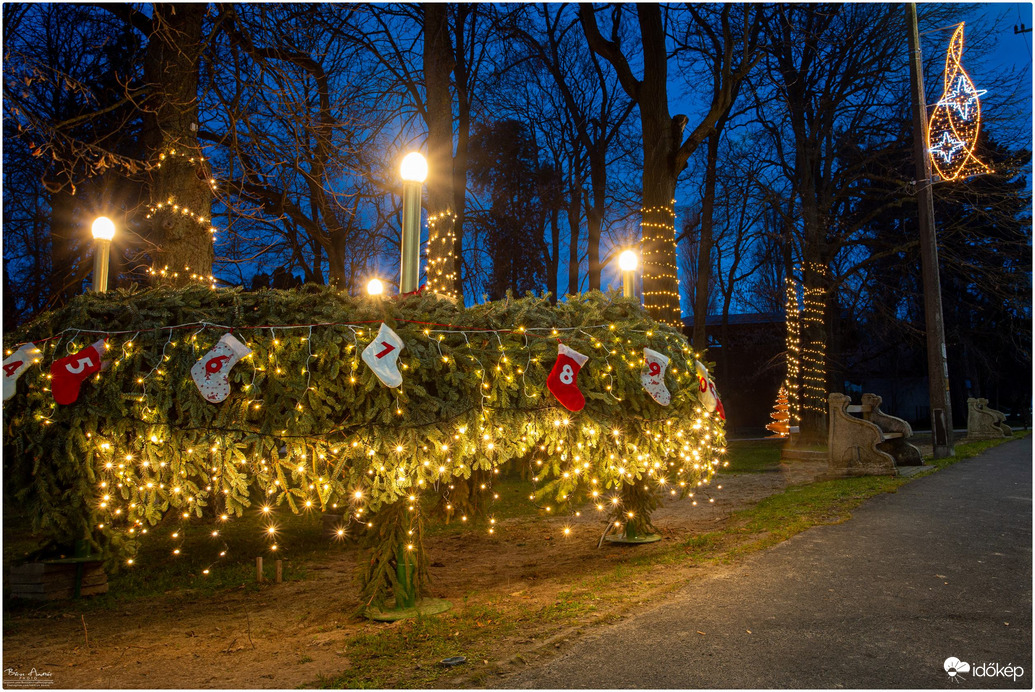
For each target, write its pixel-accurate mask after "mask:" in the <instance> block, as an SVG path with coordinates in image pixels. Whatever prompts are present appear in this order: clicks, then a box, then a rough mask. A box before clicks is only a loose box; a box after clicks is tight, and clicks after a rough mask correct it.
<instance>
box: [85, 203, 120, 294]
mask: <svg viewBox="0 0 1035 692" xmlns="http://www.w3.org/2000/svg"><path fill="white" fill-rule="evenodd" d="M90 231H91V232H92V233H93V244H94V249H93V290H94V291H96V292H97V293H104V292H105V291H107V290H108V255H109V251H110V249H111V239H112V238H114V237H115V224H114V223H112V220H111V219H109V218H108V217H107V216H98V217H97V218H96V219H94V222H93V225H92V226H91V227H90Z"/></svg>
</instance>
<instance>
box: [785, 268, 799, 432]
mask: <svg viewBox="0 0 1035 692" xmlns="http://www.w3.org/2000/svg"><path fill="white" fill-rule="evenodd" d="M784 308H785V314H786V316H787V337H786V344H787V379H786V380H785V381H784V391H785V392H786V395H787V406H788V414H789V416H790V421H791V425H797V424H798V423H800V422H801V416H800V415H799V413H798V411H799V408H798V407H799V405H800V402H799V400H798V378H799V377H800V376H801V326H800V324H799V319H800V317H801V307H800V305H799V303H798V285H797V283H796V282H795V280H794V277H793V276H787V277H786V278H785V279H784Z"/></svg>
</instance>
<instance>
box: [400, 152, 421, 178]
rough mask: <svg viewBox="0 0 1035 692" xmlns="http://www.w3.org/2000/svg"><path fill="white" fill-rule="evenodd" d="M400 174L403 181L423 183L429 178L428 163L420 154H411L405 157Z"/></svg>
mask: <svg viewBox="0 0 1035 692" xmlns="http://www.w3.org/2000/svg"><path fill="white" fill-rule="evenodd" d="M399 173H400V175H401V176H402V179H403V180H408V181H411V182H415V183H423V182H424V180H425V179H426V178H427V177H428V161H427V159H425V158H424V157H423V156H421V155H420V154H419V153H418V152H416V151H413V152H410V153H409V154H407V155H406V156H404V157H403V160H402V164H401V165H400V167H399Z"/></svg>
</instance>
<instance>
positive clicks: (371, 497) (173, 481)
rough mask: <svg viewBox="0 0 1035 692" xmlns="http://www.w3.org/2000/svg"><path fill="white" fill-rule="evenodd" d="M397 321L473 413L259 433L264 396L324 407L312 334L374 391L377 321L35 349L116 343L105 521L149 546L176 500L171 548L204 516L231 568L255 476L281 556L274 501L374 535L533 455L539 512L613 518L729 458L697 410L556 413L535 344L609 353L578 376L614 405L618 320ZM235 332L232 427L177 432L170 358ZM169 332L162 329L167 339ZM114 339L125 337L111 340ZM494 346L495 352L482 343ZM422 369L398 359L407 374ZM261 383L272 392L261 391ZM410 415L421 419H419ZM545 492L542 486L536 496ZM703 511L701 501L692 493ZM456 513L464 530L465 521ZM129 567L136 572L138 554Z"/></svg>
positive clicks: (349, 378) (104, 441)
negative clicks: (406, 513)
mask: <svg viewBox="0 0 1035 692" xmlns="http://www.w3.org/2000/svg"><path fill="white" fill-rule="evenodd" d="M399 321H400V322H404V323H407V322H408V323H410V324H413V325H415V326H416V329H414V330H412V333H410V334H409V336H410V337H411V338H423V339H424V340H425V343H427V344H428V345H429V346H430V347H433V348H434V349H435V351H434V352H435V353H437V354H438V362H440V363H441V364H442V366H443V367H445V368H447V372H448V371H449V370H465V371H467V372H473V373H474V374H475V376H476V377H477V378H478V379H479V381H480V389H481V390H482V391H483V395H482V397H480V400H479V401H478V402H477V405H475V406H474V407H473V408H470V409H468V410H464V411H460V412H458V413H457V414H456V415H455V416H454V417H453V418H451V419H447V420H437V419H436V420H432V421H422V420H414V422H413V424H412V425H399V424H398V423H394V422H393V423H384V422H370V421H357V422H355V423H352V424H347V425H345V424H343V425H340V426H337V427H336V428H334V429H327V430H304V431H301V432H299V431H292V430H289V429H288V428H287V427H285V428H281V429H279V430H267V429H265V427H264V425H263V424H262V423H263V421H262V419H260V418H259V417H258V416H261V414H260V413H258V411H259V410H260V409H262V408H263V407H264V406H265V405H266V404H267V403H268V401H267V400H268V399H269V397H275V399H276V402H277V403H278V405H281V406H285V407H286V406H288V405H290V404H291V403H294V408H295V410H297V411H298V412H299V413H301V412H303V411H304V410H306V409H307V408H308V407H312V406H320V405H321V402H320V398H319V396H318V393H319V389H320V387H319V384H318V383H314V382H313V381H312V380H311V375H312V370H311V367H310V366H311V365H312V362H313V361H314V360H315V361H318V362H319V363H318V364H319V366H320V367H321V368H322V367H324V366H325V365H326V362H325V361H326V359H328V358H330V356H329V355H328V354H326V353H325V352H323V351H320V350H317V351H314V349H313V346H312V344H313V341H314V330H315V333H316V335H317V336H318V337H320V336H322V337H323V338H322V339H321V343H326V342H327V337H328V336H335V337H337V336H343V337H344V338H345V340H346V341H347V345H346V346H345V348H344V352H343V353H342V354H341V356H340V357H339V358H340V364H341V369H340V375H339V378H338V381H339V382H340V383H348V384H349V386H352V387H357V388H361V387H364V386H365V381H366V380H367V379H369V373H367V372H365V371H364V365H363V364H362V363H361V362H360V361H361V358H360V351H362V346H363V342H364V341H365V340H366V339H367V338H368V337H369V336H372V335H373V334H374V333H375V332H376V328H372V327H371V322H372V321H371V322H338V323H312V324H293V325H262V326H247V327H235V328H233V329H231V327H229V326H227V325H219V324H214V323H209V322H195V323H188V324H180V325H171V326H166V327H161V328H158V329H149V330H140V331H129V330H126V331H104V330H89V329H76V328H68V329H65V330H63V331H62V332H60V333H58V334H56V335H54V336H53V337H51V338H49V339H44V340H40V341H39V342H37V346H38V347H39V348H40V349H41V355H40V358H41V359H43V360H47V359H50V358H57V357H60V355H63V354H62V353H61V351H62V350H63V351H65V352H68V353H73V352H76V351H77V350H78V349H79V348H80V347H82V346H83V345H84V344H82V343H80V339H81V338H82V337H87V338H89V339H91V340H92V339H94V338H96V336H98V335H101V336H103V337H105V339H106V342H105V351H106V353H110V354H112V356H113V357H112V360H111V366H110V368H109V369H108V370H107V371H106V372H104V373H103V374H102V373H97V374H96V375H94V376H93V378H92V379H93V380H94V381H95V382H99V381H100V380H101V378H102V377H116V376H121V377H124V378H125V377H127V376H128V378H129V381H131V382H133V383H135V384H136V386H137V387H138V390H137V391H136V392H124V393H123V397H124V398H125V399H126V400H128V401H129V402H131V403H132V404H136V406H135V407H134V408H133V410H132V411H130V413H129V415H127V416H126V417H125V418H124V419H120V420H118V421H115V424H114V426H113V427H112V429H111V430H110V432H108V433H107V434H101V433H100V432H99V431H96V432H88V433H87V438H88V439H89V440H90V446H91V456H92V459H91V460H90V461H92V463H93V465H94V466H95V468H96V470H97V490H98V498H97V500H96V501H97V509H98V510H99V511H100V512H101V515H102V519H101V520H100V522H99V524H98V526H97V528H98V529H101V530H105V529H107V530H109V531H112V530H113V531H123V532H125V533H126V534H127V535H128V536H129V537H131V538H134V539H138V540H139V539H141V538H142V537H143V536H145V535H152V534H153V533H154V532H155V531H157V530H158V529H154V528H151V527H152V525H153V521H152V520H154V519H155V518H156V517H158V516H160V515H161V513H162V509H161V508H162V506H163V503H167V505H168V508H169V509H168V511H170V512H173V511H175V512H176V513H177V515H178V517H179V520H180V522H179V524H180V525H179V526H177V527H176V528H175V529H174V530H172V531H170V532H169V537H170V538H171V539H172V540H173V541H174V544H175V547H174V548H173V550H172V555H173V556H174V557H179V556H181V555H183V554H185V552H186V550H187V544H186V537H187V536H188V535H189V534H190V526H191V525H192V524H197V523H198V520H200V519H201V518H202V517H205V516H209V517H215V519H216V522H217V523H216V525H214V528H213V527H211V526H206V527H205V528H204V529H203V530H204V531H206V532H207V535H208V536H209V537H210V538H211V540H212V542H213V543H212V545H213V546H214V548H213V549H214V550H216V551H218V558H219V559H222V558H223V557H225V556H226V555H227V552H228V551H229V547H228V546H227V545H226V542H225V539H224V537H223V535H222V531H221V529H220V528H219V524H221V523H222V522H226V521H229V520H230V519H231V518H232V517H235V516H241V515H242V514H243V513H244V512H245V511H246V510H248V508H249V507H250V501H249V495H248V492H247V488H248V486H249V480H248V479H253V480H254V481H255V482H257V483H258V486H259V489H260V491H261V494H262V495H263V496H265V497H266V498H267V500H266V502H264V503H263V504H261V505H260V506H259V508H258V510H257V511H258V512H259V513H260V515H261V516H263V517H265V518H266V519H267V521H266V523H265V524H264V525H263V532H264V533H263V535H264V537H265V539H266V541H267V546H268V549H269V550H270V551H271V552H275V551H277V550H280V549H281V548H282V543H281V530H280V527H279V526H278V524H277V522H276V519H275V514H274V508H275V507H276V506H278V505H280V504H284V503H286V504H288V505H289V506H290V507H291V508H292V510H296V511H301V512H309V511H313V512H316V511H322V512H329V513H341V514H343V515H344V516H345V517H346V518H347V522H346V523H343V524H342V525H340V526H339V527H337V530H336V535H337V536H338V537H344V536H345V535H346V534H348V533H349V531H350V530H351V528H352V527H353V526H356V527H366V528H368V529H369V528H372V527H373V521H372V520H370V519H369V517H368V515H369V514H370V513H371V512H372V510H375V509H377V507H378V506H380V505H381V504H386V503H390V502H393V501H395V500H397V499H402V498H407V499H408V500H409V501H410V503H411V505H412V504H413V502H414V501H415V498H416V495H417V494H419V493H421V492H423V491H428V490H435V491H438V492H445V491H447V490H448V485H449V483H450V481H451V480H452V479H453V478H454V477H457V476H466V475H468V474H469V473H470V472H471V471H473V470H476V469H480V470H485V471H490V470H491V472H492V473H491V474H490V475H489V478H488V479H487V480H486V482H485V483H484V486H485V487H484V488H482V489H484V490H487V491H488V492H491V493H492V494H493V495H494V497H498V493H497V492H495V491H494V490H493V489H492V486H491V479H492V477H493V476H495V475H498V473H499V465H500V464H501V463H503V462H504V461H507V460H509V459H515V458H523V457H526V456H528V458H529V462H528V463H529V467H530V469H532V477H533V483H534V484H536V486H537V487H538V484H539V483H541V482H543V481H545V480H546V479H547V478H552V479H553V481H551V485H550V486H549V490H550V492H551V493H554V494H555V497H556V501H557V502H558V503H560V505H558V506H556V507H555V505H554V503H553V502H547V503H545V505H544V509H545V511H546V512H547V513H554V511H555V509H557V510H560V508H561V507H564V508H566V510H567V511H568V512H569V513H570V514H571V516H579V515H580V513H581V510H580V509H579V505H580V504H581V503H582V502H590V503H592V505H593V506H594V507H595V508H596V510H597V511H607V510H609V509H610V507H611V506H612V505H614V504H616V503H618V502H620V495H619V494H618V493H617V492H616V491H615V490H608V489H609V488H617V487H619V486H621V484H623V483H628V482H639V481H638V479H639V480H641V481H642V482H644V483H649V484H651V485H653V486H654V487H656V488H657V489H658V490H659V491H664V492H667V493H668V494H670V495H672V496H677V495H689V496H691V498H692V495H693V493H694V492H695V491H696V490H697V489H698V488H701V487H703V486H705V485H707V484H708V483H709V482H710V481H711V480H712V478H713V476H714V474H715V472H716V471H717V470H718V468H719V467H720V466H721V465H723V463H724V462H723V460H722V455H723V454H724V453H725V446H724V433H723V429H722V425H721V422H720V421H719V420H718V418H717V417H716V416H715V415H714V414H710V413H708V412H707V411H706V410H704V409H703V408H702V407H701V406H696V407H695V408H694V413H693V416H692V417H691V418H684V417H682V416H671V415H670V416H666V417H659V418H654V419H646V418H644V419H630V418H628V417H627V416H625V417H623V416H621V415H615V416H613V417H611V418H608V417H606V416H600V415H597V416H585V415H582V416H579V417H575V416H572V415H571V414H569V413H567V412H563V413H559V412H558V409H557V407H556V406H555V405H553V404H552V402H551V401H550V400H549V398H548V396H546V395H545V394H544V392H545V390H538V389H537V388H536V387H535V386H533V384H532V383H531V382H530V381H529V380H528V379H527V374H528V373H529V371H530V370H537V371H538V374H540V375H541V374H542V366H544V365H545V366H548V365H549V364H550V362H552V356H549V355H548V353H549V349H546V350H544V351H542V352H535V350H534V347H535V346H536V344H539V345H542V344H544V343H546V342H549V343H555V342H557V341H559V340H561V339H582V340H583V341H584V342H585V343H588V345H589V347H590V348H591V349H592V353H594V354H595V355H596V356H599V359H595V362H597V363H598V367H596V368H594V369H593V370H591V371H589V372H584V373H583V376H584V377H595V378H598V379H599V380H600V382H601V387H600V389H602V390H603V391H606V392H608V393H609V394H610V396H611V397H612V398H614V399H615V400H616V401H620V400H621V397H620V396H618V395H616V394H615V392H614V391H613V384H614V377H615V374H616V371H617V370H618V369H627V370H629V371H635V372H637V373H638V372H639V371H640V370H641V369H642V368H643V367H644V364H645V360H644V358H643V356H642V354H641V353H639V352H637V351H636V350H635V349H634V348H633V347H632V346H631V344H632V341H631V339H630V338H629V337H630V335H631V333H621V332H620V331H619V330H617V329H616V325H614V324H598V325H589V326H580V327H541V328H539V327H524V326H517V327H514V328H512V329H475V328H469V327H463V326H456V325H437V324H428V323H423V322H418V321H415V320H399ZM227 330H230V331H233V332H234V333H239V334H247V335H248V337H249V338H247V341H246V343H247V346H248V347H249V348H250V349H252V353H251V354H250V355H249V356H248V357H246V358H244V359H243V360H242V362H245V363H250V365H251V373H250V377H248V376H247V374H246V376H245V377H244V378H242V379H240V382H241V384H240V388H241V391H242V394H243V396H242V397H241V398H240V401H238V402H237V404H236V405H237V406H239V415H237V416H235V417H234V422H233V425H232V426H231V425H226V426H224V427H219V426H206V427H202V428H196V429H184V428H180V427H178V426H177V425H175V424H174V423H173V422H171V421H169V420H167V418H166V412H165V411H164V410H163V408H162V403H161V402H159V401H157V399H159V398H161V397H162V396H172V394H170V392H173V391H175V390H176V389H177V386H178V385H182V386H184V387H187V388H188V389H189V386H190V384H189V383H190V382H191V381H190V377H189V373H186V372H175V371H172V369H171V366H170V363H172V362H174V361H173V359H174V357H176V360H175V362H177V363H192V362H194V360H195V358H196V357H198V356H200V355H201V354H203V353H205V351H206V350H207V349H208V348H209V347H210V346H211V345H212V344H211V343H210V342H211V341H213V340H212V339H210V337H209V334H207V333H206V332H222V331H227ZM636 333H639V334H641V335H643V336H646V337H647V338H648V339H653V340H657V339H658V338H659V337H660V339H661V342H663V343H664V346H661V343H660V342H659V343H658V344H657V345H658V346H659V347H661V348H664V349H666V350H667V351H668V352H670V353H673V354H674V355H675V354H678V355H680V356H681V359H682V360H681V362H679V363H678V364H677V361H675V360H673V362H672V364H671V368H670V370H669V372H670V373H671V374H672V375H673V377H674V379H675V382H676V383H677V387H678V388H679V389H681V390H682V389H686V390H687V391H694V390H696V385H697V373H696V371H695V368H694V365H693V363H694V359H695V358H697V357H698V354H694V353H693V352H692V349H690V347H689V345H688V344H687V343H686V340H685V339H683V338H682V337H681V336H678V335H676V334H670V333H667V332H658V333H655V332H653V331H646V332H636ZM159 334H164V335H165V339H164V343H162V339H161V338H159V337H158V335H159ZM142 337H143V338H145V339H150V340H151V342H152V344H151V345H152V346H153V351H154V354H152V355H155V356H156V357H154V358H152V360H153V363H154V364H153V367H151V368H150V370H149V371H147V372H144V370H145V369H146V368H147V364H146V363H144V359H143V356H144V354H145V353H148V352H150V351H149V349H147V348H145V347H142V346H141V345H140V343H139V341H140V339H141V338H142ZM503 337H508V338H509V339H508V340H505V339H504V338H503ZM115 340H120V343H119V344H117V345H116V344H115ZM486 341H487V343H488V345H484V344H485V342H486ZM159 345H161V351H160V352H158V347H159ZM289 349H290V351H289ZM184 350H186V352H184ZM298 352H300V353H301V354H302V355H303V356H304V359H303V358H301V357H299V358H297V360H299V361H303V360H304V362H301V363H299V364H296V365H293V366H289V365H288V363H287V362H282V361H285V358H286V357H287V356H289V355H293V354H297V353H298ZM9 353H10V352H9ZM177 356H178V357H177ZM287 360H288V361H290V360H291V358H287ZM415 364H416V363H414V362H412V361H411V362H406V361H404V360H402V359H400V368H401V369H402V371H403V372H406V371H408V370H409V369H410V368H411V367H413V366H414V365H415ZM299 365H301V367H300V372H299V374H300V375H305V376H306V379H305V386H304V387H303V388H301V390H302V391H294V392H288V391H284V390H283V388H278V387H276V386H273V385H272V384H271V382H279V381H280V380H282V379H283V377H284V376H286V371H285V368H287V367H298V366H299ZM133 367H138V368H139V370H135V371H133V372H129V373H127V372H126V368H133ZM37 373H39V374H37V375H36V376H35V377H32V378H29V377H28V375H26V377H27V378H28V380H29V388H30V392H31V391H36V396H37V397H40V398H41V399H43V398H44V395H45V393H46V392H48V391H49V382H50V376H49V375H44V374H42V372H41V371H37ZM271 378H272V379H271ZM538 379H539V378H538V377H537V381H538ZM260 380H262V381H263V382H264V383H265V386H264V387H261V386H259V381H260ZM499 387H502V388H504V389H506V390H508V391H512V392H513V391H515V390H516V391H517V392H520V395H521V396H523V397H525V400H526V406H525V407H523V408H502V409H501V408H494V407H493V405H492V402H493V399H492V396H491V394H490V392H493V391H494V390H496V389H497V388H499ZM260 390H261V391H260ZM179 391H181V392H182V391H183V387H180V389H179ZM393 395H394V396H395V399H394V401H395V408H394V414H395V417H396V419H397V420H398V419H399V418H400V417H405V416H407V415H410V414H409V413H408V412H407V410H406V407H405V405H404V403H403V402H402V400H401V398H399V396H398V395H397V394H395V393H394V391H393ZM544 397H545V398H544ZM167 403H168V402H166V404H167ZM206 405H207V404H206ZM227 405H229V402H228V403H227ZM55 407H56V404H54V403H53V402H51V403H50V409H51V410H50V413H49V414H47V413H43V412H38V413H37V414H36V415H35V419H36V420H37V421H38V422H39V423H40V424H42V425H43V426H47V425H50V424H51V423H52V422H53V416H54V409H55ZM412 413H413V414H414V416H415V415H416V414H417V413H418V412H412ZM249 415H251V416H252V417H251V418H250V417H249ZM404 420H405V418H404ZM629 425H635V426H636V428H637V429H636V435H635V440H636V442H635V443H631V442H629V441H627V438H629V437H630V436H629V433H630V431H629V430H628V426H629ZM544 427H546V428H548V429H549V430H550V433H551V434H550V435H549V436H547V435H545V434H544V430H543V428H544ZM529 455H530V456H529ZM537 495H538V490H537V491H536V492H534V493H533V498H535V497H536V496H537ZM693 503H694V504H695V505H696V503H697V500H696V499H694V500H693ZM461 520H462V521H463V522H466V521H467V518H466V516H464V517H462V518H461ZM496 528H497V523H496V521H495V518H494V517H490V519H489V526H488V532H489V533H490V534H494V533H495V531H496ZM199 530H201V529H199ZM163 531H164V529H163ZM563 532H564V535H570V525H565V527H563ZM127 563H128V564H133V560H132V559H129V560H127ZM217 563H218V559H216V560H214V561H213V562H212V564H210V565H209V566H208V567H206V568H205V572H204V574H208V573H209V571H210V570H211V569H213V568H214V567H215V565H216V564H217Z"/></svg>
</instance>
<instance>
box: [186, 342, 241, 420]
mask: <svg viewBox="0 0 1035 692" xmlns="http://www.w3.org/2000/svg"><path fill="white" fill-rule="evenodd" d="M251 352H252V351H251V349H250V348H248V347H247V346H245V345H244V344H242V343H241V342H240V341H238V340H237V339H236V338H234V336H233V334H224V335H223V337H222V338H221V339H220V340H219V342H218V343H217V344H216V345H215V346H213V347H212V350H211V351H209V352H208V353H206V354H205V355H204V356H202V357H201V360H199V361H198V362H197V363H195V364H194V367H192V368H191V369H190V374H191V377H193V378H194V384H196V385H198V390H199V391H200V392H201V396H203V397H205V400H206V401H211V402H212V403H213V404H218V403H219V402H221V401H223V399H226V398H227V397H228V396H230V379H229V377H230V370H231V369H232V368H233V367H234V365H236V364H237V361H239V360H241V359H242V358H244V357H245V356H247V355H248V354H249V353H251Z"/></svg>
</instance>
